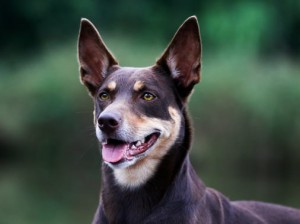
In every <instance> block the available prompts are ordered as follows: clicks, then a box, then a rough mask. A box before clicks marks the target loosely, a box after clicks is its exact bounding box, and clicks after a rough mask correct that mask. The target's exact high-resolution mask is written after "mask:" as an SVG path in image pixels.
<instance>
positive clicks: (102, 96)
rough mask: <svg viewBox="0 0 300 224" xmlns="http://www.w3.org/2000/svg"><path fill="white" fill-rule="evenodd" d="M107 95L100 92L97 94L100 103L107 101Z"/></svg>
mask: <svg viewBox="0 0 300 224" xmlns="http://www.w3.org/2000/svg"><path fill="white" fill-rule="evenodd" d="M109 98H110V97H109V94H108V93H107V92H102V93H100V94H99V99H100V100H102V101H106V100H109Z"/></svg>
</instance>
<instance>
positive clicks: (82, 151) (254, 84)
mask: <svg viewBox="0 0 300 224" xmlns="http://www.w3.org/2000/svg"><path fill="white" fill-rule="evenodd" d="M191 15H197V16H198V19H199V23H200V29H201V34H202V40H203V49H204V50H203V70H202V82H201V84H199V85H198V86H197V87H196V90H195V92H194V95H193V97H192V98H191V102H190V111H191V115H192V117H193V121H194V127H195V139H194V148H193V150H192V153H191V158H192V162H193V164H194V166H195V167H196V169H197V172H198V173H199V175H200V176H201V178H202V179H203V180H204V181H205V182H206V184H207V185H209V186H212V187H214V188H216V189H218V190H220V191H222V192H223V193H224V194H226V195H227V196H229V197H230V198H231V199H233V200H236V199H256V200H265V201H270V202H274V203H281V204H285V205H289V206H294V207H300V191H299V189H300V65H299V59H300V1H297V0H287V1H280V0H265V1H258V0H228V1H226V0H216V1H196V0H195V1H192V0H186V1H178V0H173V1H171V0H164V1H159V0H155V1H154V0H153V1H138V0H128V1H119V0H109V1H107V0H105V1H104V0H102V1H96V0H86V1H67V0H59V1H58V0H52V1H51V0H45V1H38V0H28V1H26V2H24V1H19V0H10V1H2V2H1V5H0V27H1V35H0V59H1V60H0V223H1V224H19V223H22V224H27V223H28V224H33V223H44V224H48V223H49V224H50V223H63V224H68V223H73V224H74V223H90V221H91V219H92V216H93V214H94V211H95V209H96V206H97V203H98V195H99V189H100V164H101V161H100V153H99V149H98V145H97V142H96V138H95V136H94V128H93V124H92V108H93V107H92V102H91V99H90V98H89V97H88V95H87V92H86V90H85V89H84V87H83V86H81V85H80V83H79V78H78V77H79V75H78V65H77V57H76V41H77V35H78V29H79V22H80V18H82V17H86V18H88V19H90V20H91V21H92V22H93V23H94V24H95V25H96V26H97V27H98V28H99V31H100V33H101V34H102V36H103V38H104V40H105V42H106V44H107V45H108V47H109V48H110V49H111V50H112V52H113V53H114V54H115V56H116V57H117V58H118V59H119V61H120V62H121V65H123V66H148V65H151V64H153V63H154V62H155V58H157V57H158V56H159V55H160V53H161V52H162V51H163V50H164V48H165V47H166V46H167V44H168V42H169V41H170V39H171V37H172V36H173V34H174V33H175V31H176V29H177V28H178V26H179V25H180V24H181V23H182V22H183V21H184V20H185V19H186V18H187V17H188V16H191Z"/></svg>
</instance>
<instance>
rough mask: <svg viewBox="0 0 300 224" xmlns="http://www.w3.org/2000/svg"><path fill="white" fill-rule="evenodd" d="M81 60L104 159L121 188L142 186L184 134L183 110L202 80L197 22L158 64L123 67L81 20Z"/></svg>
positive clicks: (190, 22) (189, 23) (193, 20)
mask: <svg viewBox="0 0 300 224" xmlns="http://www.w3.org/2000/svg"><path fill="white" fill-rule="evenodd" d="M78 58H79V64H80V78H81V82H82V83H83V84H84V85H85V86H86V87H87V89H88V91H89V94H90V95H91V96H92V98H93V100H94V105H95V108H94V109H95V110H94V122H95V128H96V134H97V138H98V140H99V142H100V143H101V144H102V158H103V161H104V162H105V163H106V164H108V165H109V166H110V167H112V168H113V170H114V173H115V176H116V179H117V181H118V182H119V183H120V184H123V185H126V186H138V185H140V184H142V183H144V182H145V181H146V180H148V179H149V178H150V177H151V175H152V174H153V173H154V171H155V169H156V167H157V165H158V163H159V161H160V160H161V159H162V158H163V157H164V156H165V155H166V154H167V153H168V151H169V149H170V148H171V146H172V145H173V144H174V143H175V142H176V140H177V139H178V137H179V136H180V128H181V125H182V122H183V120H182V119H183V117H182V113H181V111H182V109H183V107H184V106H185V104H186V102H187V100H188V97H189V95H190V94H191V92H192V89H193V86H194V85H195V84H196V83H198V82H199V80H200V67H201V63H200V60H201V41H200V34H199V28H198V23H197V19H196V17H190V18H188V19H187V20H186V21H185V22H184V23H183V25H182V26H181V27H180V28H179V30H178V31H177V33H176V34H175V36H174V38H173V39H172V41H171V42H170V44H169V46H168V47H167V48H166V50H165V51H164V53H163V54H162V56H161V57H160V59H158V60H157V62H156V64H155V65H153V66H151V67H146V68H128V67H120V66H119V65H118V62H117V60H116V59H115V58H114V57H113V56H112V54H111V53H110V52H109V50H108V49H107V47H106V46H105V44H104V42H103V40H102V38H101V37H100V35H99V33H98V32H97V30H96V28H95V27H94V26H93V25H92V24H91V23H90V22H89V21H88V20H86V19H83V20H82V21H81V28H80V34H79V42H78ZM137 176H138V178H137Z"/></svg>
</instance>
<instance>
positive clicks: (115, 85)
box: [107, 81, 117, 91]
mask: <svg viewBox="0 0 300 224" xmlns="http://www.w3.org/2000/svg"><path fill="white" fill-rule="evenodd" d="M116 87H117V83H116V82H115V81H111V82H110V83H108V85H107V88H108V89H109V90H110V91H114V90H115V89H116Z"/></svg>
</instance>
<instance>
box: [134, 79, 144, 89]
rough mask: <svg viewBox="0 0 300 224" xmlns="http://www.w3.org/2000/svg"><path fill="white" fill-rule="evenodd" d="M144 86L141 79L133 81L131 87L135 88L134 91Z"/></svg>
mask: <svg viewBox="0 0 300 224" xmlns="http://www.w3.org/2000/svg"><path fill="white" fill-rule="evenodd" d="M143 87H144V83H143V82H142V81H140V80H139V81H136V82H135V83H134V86H133V89H134V90H135V91H139V90H141V89H142V88H143Z"/></svg>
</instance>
